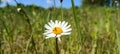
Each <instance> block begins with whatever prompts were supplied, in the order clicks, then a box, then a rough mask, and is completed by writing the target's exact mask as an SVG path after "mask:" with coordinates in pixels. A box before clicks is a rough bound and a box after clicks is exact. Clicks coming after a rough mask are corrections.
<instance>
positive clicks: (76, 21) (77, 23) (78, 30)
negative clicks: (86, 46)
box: [71, 0, 82, 43]
mask: <svg viewBox="0 0 120 54" xmlns="http://www.w3.org/2000/svg"><path fill="white" fill-rule="evenodd" d="M71 2H72V9H73V15H74V22H75V25H76V27H77V32H78V37H80V43H82V36H81V32H80V22H79V19H78V18H77V17H76V13H75V5H74V0H71Z"/></svg>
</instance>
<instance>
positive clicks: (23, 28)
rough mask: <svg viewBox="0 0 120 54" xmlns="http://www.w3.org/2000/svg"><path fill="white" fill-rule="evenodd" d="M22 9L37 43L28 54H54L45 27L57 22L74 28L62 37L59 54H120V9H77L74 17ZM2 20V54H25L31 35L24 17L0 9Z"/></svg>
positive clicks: (13, 10)
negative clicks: (51, 21) (27, 17)
mask: <svg viewBox="0 0 120 54" xmlns="http://www.w3.org/2000/svg"><path fill="white" fill-rule="evenodd" d="M23 8H24V10H25V12H26V13H27V15H28V16H29V18H30V19H29V20H30V23H31V27H32V34H33V39H34V43H35V44H33V43H32V42H30V44H29V46H28V49H27V53H28V54H35V53H36V50H37V53H38V54H55V38H50V39H45V36H44V35H43V33H44V30H45V28H44V24H46V23H47V22H49V21H50V20H55V19H58V20H62V21H67V22H69V24H71V25H72V34H71V35H70V36H62V37H61V39H62V41H61V43H60V42H59V50H60V54H119V53H120V44H119V40H120V37H119V34H120V15H119V14H120V9H118V10H117V9H116V8H114V7H95V6H94V7H92V6H86V7H75V9H74V12H75V13H73V9H72V8H71V9H64V8H62V10H61V9H59V8H56V9H55V10H54V8H50V9H42V8H39V7H35V6H27V7H23ZM61 11H62V14H63V15H62V16H61ZM74 14H75V16H74ZM0 16H1V17H0V54H26V47H27V45H28V41H29V39H30V35H29V34H30V33H31V32H30V29H29V24H28V23H27V21H26V20H25V19H26V17H25V16H24V14H20V13H18V12H17V8H16V7H5V8H0ZM77 26H78V27H77ZM79 32H80V34H79ZM35 49H36V50H35Z"/></svg>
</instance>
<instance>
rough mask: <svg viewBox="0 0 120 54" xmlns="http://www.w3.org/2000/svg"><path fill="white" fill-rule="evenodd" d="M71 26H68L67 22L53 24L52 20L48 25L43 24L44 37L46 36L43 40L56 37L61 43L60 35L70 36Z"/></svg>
mask: <svg viewBox="0 0 120 54" xmlns="http://www.w3.org/2000/svg"><path fill="white" fill-rule="evenodd" d="M70 27H71V25H68V22H65V21H63V22H61V21H58V20H56V21H55V22H53V21H52V20H51V21H50V22H49V23H48V24H45V28H46V30H45V33H44V35H45V36H46V37H45V38H46V39H48V38H52V37H56V38H58V40H59V41H61V39H60V37H61V36H62V35H70V34H71V30H72V28H70Z"/></svg>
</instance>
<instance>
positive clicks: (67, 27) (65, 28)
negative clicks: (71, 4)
mask: <svg viewBox="0 0 120 54" xmlns="http://www.w3.org/2000/svg"><path fill="white" fill-rule="evenodd" d="M70 26H71V25H68V26H66V27H64V28H63V29H64V30H67V29H69V28H70Z"/></svg>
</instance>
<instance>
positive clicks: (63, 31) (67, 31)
mask: <svg viewBox="0 0 120 54" xmlns="http://www.w3.org/2000/svg"><path fill="white" fill-rule="evenodd" d="M71 30H72V29H71V28H69V29H67V30H63V32H69V31H71Z"/></svg>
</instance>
